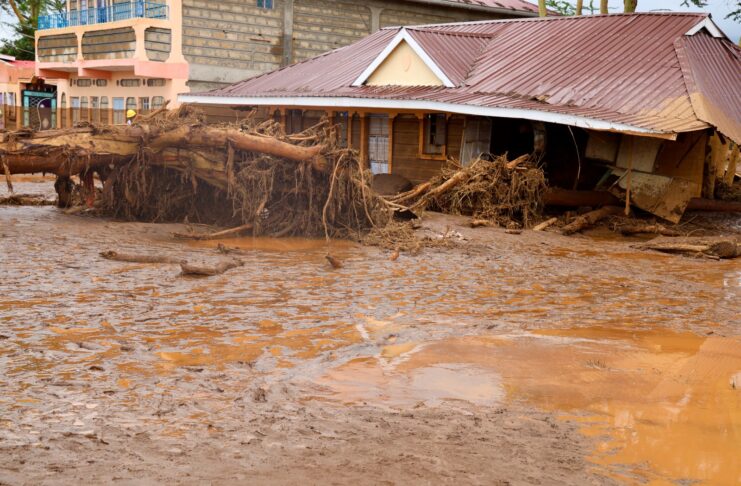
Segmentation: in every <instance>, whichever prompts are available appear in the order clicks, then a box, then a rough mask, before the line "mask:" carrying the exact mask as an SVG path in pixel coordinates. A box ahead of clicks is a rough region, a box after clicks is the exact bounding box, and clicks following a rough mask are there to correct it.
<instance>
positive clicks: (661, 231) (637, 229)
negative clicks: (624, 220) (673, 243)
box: [618, 223, 682, 236]
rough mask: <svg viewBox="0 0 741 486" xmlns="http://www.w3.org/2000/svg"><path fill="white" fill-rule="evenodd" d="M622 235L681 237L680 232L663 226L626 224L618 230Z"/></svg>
mask: <svg viewBox="0 0 741 486" xmlns="http://www.w3.org/2000/svg"><path fill="white" fill-rule="evenodd" d="M618 230H619V231H620V233H622V234H624V235H637V234H655V235H662V236H681V235H682V232H681V231H678V230H676V229H673V228H667V227H666V226H664V225H663V224H658V223H657V224H627V225H624V226H620V227H619V228H618Z"/></svg>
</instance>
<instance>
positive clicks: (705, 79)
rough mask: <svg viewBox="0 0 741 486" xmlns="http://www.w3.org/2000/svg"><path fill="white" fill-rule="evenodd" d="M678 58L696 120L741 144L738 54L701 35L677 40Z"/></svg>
mask: <svg viewBox="0 0 741 486" xmlns="http://www.w3.org/2000/svg"><path fill="white" fill-rule="evenodd" d="M677 54H678V57H679V62H680V64H681V65H682V70H683V72H684V74H685V76H684V78H685V81H686V83H687V91H688V92H689V95H690V101H691V102H692V107H693V108H694V111H695V113H697V116H698V118H700V119H701V120H703V121H706V122H708V123H710V124H712V125H714V126H716V127H718V129H719V130H720V131H721V132H723V133H725V134H726V135H728V136H729V137H731V138H732V139H733V140H735V141H736V142H738V141H739V140H741V116H739V113H741V69H740V68H739V66H740V65H741V50H739V49H738V48H737V47H736V46H735V45H733V44H731V43H730V42H728V41H725V42H718V40H717V39H715V38H713V37H712V36H709V35H707V34H705V33H703V32H700V33H698V34H695V35H693V36H686V37H683V38H681V39H679V40H678V41H677Z"/></svg>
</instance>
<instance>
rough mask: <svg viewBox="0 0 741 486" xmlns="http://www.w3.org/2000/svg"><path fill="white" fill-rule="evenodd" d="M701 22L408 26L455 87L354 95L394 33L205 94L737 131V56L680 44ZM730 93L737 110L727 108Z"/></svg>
mask: <svg viewBox="0 0 741 486" xmlns="http://www.w3.org/2000/svg"><path fill="white" fill-rule="evenodd" d="M706 18H707V15H705V14H684V13H668V14H667V13H661V14H659V13H646V14H632V15H623V14H618V15H604V16H593V17H586V16H585V17H557V18H546V19H509V20H500V21H481V22H467V23H457V24H443V25H435V26H423V27H409V28H408V31H409V33H410V34H411V35H412V36H413V37H414V39H415V40H417V42H418V43H419V44H420V46H421V47H422V48H423V49H424V50H425V52H427V53H428V54H429V56H430V57H431V58H432V59H433V60H434V61H435V63H436V64H437V65H438V66H439V67H440V68H441V69H442V70H443V72H445V74H446V75H447V76H448V77H450V78H451V80H452V81H453V82H454V83H457V87H454V88H430V87H411V88H409V87H403V88H401V87H393V86H388V87H367V86H363V87H352V86H351V85H352V83H353V81H354V80H355V79H356V78H357V76H359V75H360V73H361V72H362V71H363V70H364V69H365V68H366V67H367V66H368V65H369V64H370V63H371V62H372V61H373V60H374V59H375V58H376V57H377V56H378V54H379V53H380V52H381V51H382V50H383V48H384V47H385V46H386V45H387V44H388V42H390V41H391V39H392V38H393V37H394V36H395V35H396V34H397V33H398V32H399V28H389V29H383V30H381V31H378V32H376V33H375V34H373V35H371V36H369V37H367V38H365V39H363V40H362V41H360V42H358V43H356V44H353V45H351V46H348V47H345V48H342V49H338V50H336V51H333V52H330V53H328V54H325V55H322V56H319V57H317V58H314V59H312V60H309V61H306V62H303V63H299V64H296V65H294V66H291V67H288V68H284V69H282V70H279V71H276V72H274V73H269V74H266V75H262V76H259V77H256V78H253V79H250V80H247V81H245V82H242V83H238V84H236V85H233V86H230V87H228V88H224V89H219V90H215V91H212V92H208V93H202V94H201V95H206V96H215V97H219V96H229V97H235V96H236V97H240V96H242V97H262V96H271V97H275V96H286V97H296V96H298V97H319V96H321V97H326V96H332V97H355V98H382V99H396V100H428V101H439V102H445V103H456V104H461V105H475V106H485V107H501V108H522V109H528V110H538V111H543V112H550V113H562V114H568V115H574V116H581V117H587V118H595V119H600V120H604V121H606V122H612V123H623V124H628V125H632V126H635V127H639V128H643V129H648V130H653V131H659V132H670V133H671V132H681V131H689V130H697V129H701V128H704V127H706V126H707V123H706V122H708V123H713V124H716V123H718V121H720V120H729V119H730V120H731V121H735V123H736V126H738V121H739V119H741V102H738V94H739V92H741V90H740V89H739V79H740V77H739V72H741V60H739V56H738V49H737V48H735V47H733V46H732V45H731V44H730V43H729V42H728V41H727V40H724V39H718V38H713V37H711V36H709V35H706V34H703V33H698V34H696V35H695V36H692V37H687V36H685V33H686V32H688V31H690V30H691V29H692V28H693V27H694V26H696V25H698V24H699V23H701V22H703V21H705V19H706ZM731 54H733V55H731ZM680 58H682V59H684V61H683V63H684V65H683V64H682V63H680ZM721 65H722V66H721ZM683 67H684V69H683ZM718 69H719V70H720V73H717V74H714V71H715V70H718ZM688 72H689V73H694V75H693V76H692V77H691V79H692V80H694V83H695V84H694V85H693V86H694V87H693V88H692V90H693V91H692V92H693V93H706V92H707V91H709V92H712V93H714V94H713V95H712V96H710V95H708V97H706V98H705V99H706V100H707V103H705V105H706V106H711V108H708V109H707V110H706V111H708V112H709V113H711V115H707V116H706V118H702V117H698V115H697V114H696V113H695V111H696V110H695V108H694V104H693V100H691V99H690V98H691V97H690V93H689V92H688V90H687V83H686V81H687V78H688V76H689V75H688ZM698 73H699V74H698ZM724 91H725V92H724ZM731 94H734V95H736V98H734V99H735V101H734V102H733V103H725V102H724V100H725V99H726V98H725V97H728V96H729V95H731ZM698 99H699V98H698ZM712 107H716V108H712ZM723 110H725V111H723ZM729 136H732V138H733V137H735V135H731V134H730V133H729ZM734 139H735V138H734Z"/></svg>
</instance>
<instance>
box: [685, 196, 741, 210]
mask: <svg viewBox="0 0 741 486" xmlns="http://www.w3.org/2000/svg"><path fill="white" fill-rule="evenodd" d="M687 211H716V212H724V213H741V202H739V201H721V200H718V199H703V198H699V197H695V198H692V199H690V203H689V204H688V205H687Z"/></svg>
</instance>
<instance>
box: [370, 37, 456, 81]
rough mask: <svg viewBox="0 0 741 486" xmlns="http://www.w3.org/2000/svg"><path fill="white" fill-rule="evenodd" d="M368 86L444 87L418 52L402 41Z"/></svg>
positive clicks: (371, 78) (374, 72)
mask: <svg viewBox="0 0 741 486" xmlns="http://www.w3.org/2000/svg"><path fill="white" fill-rule="evenodd" d="M365 84H366V85H368V86H389V85H393V86H442V85H443V83H442V81H440V79H438V77H437V76H435V73H433V72H432V71H431V70H430V68H428V67H427V65H426V64H425V63H424V61H422V59H421V58H420V57H419V56H418V55H417V53H416V52H414V50H413V49H412V48H411V47H410V46H409V44H407V43H406V42H404V41H402V42H401V43H400V44H399V45H398V46H396V48H395V49H394V50H393V51H391V54H389V56H388V57H387V58H386V60H384V61H383V62H382V63H381V65H380V66H378V67H377V68H376V70H375V71H373V74H371V75H370V77H369V78H368V80H367V81H366V83H365Z"/></svg>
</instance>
